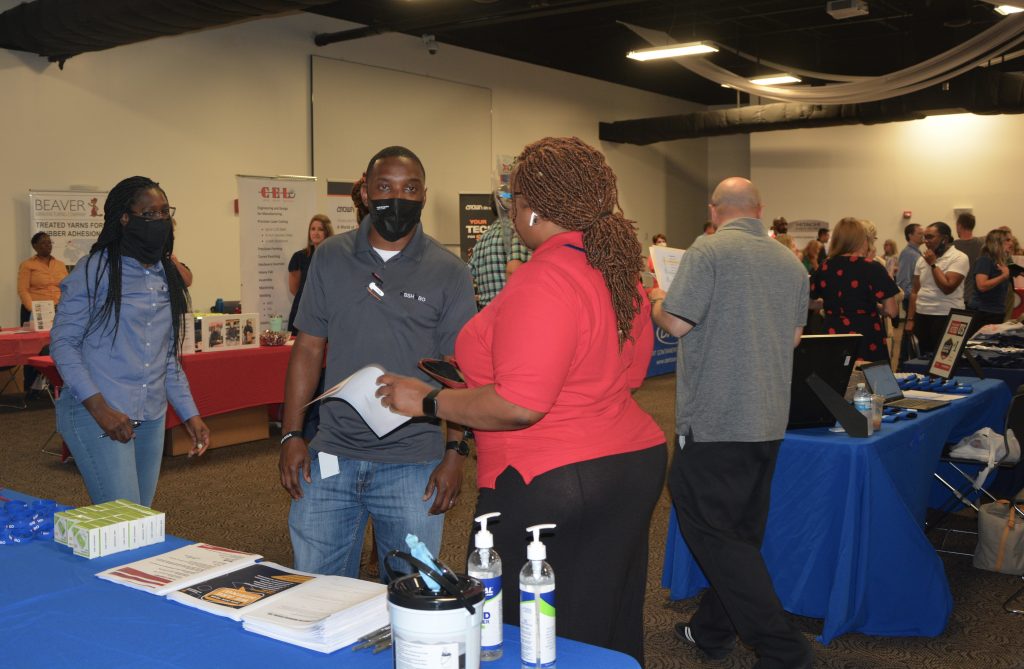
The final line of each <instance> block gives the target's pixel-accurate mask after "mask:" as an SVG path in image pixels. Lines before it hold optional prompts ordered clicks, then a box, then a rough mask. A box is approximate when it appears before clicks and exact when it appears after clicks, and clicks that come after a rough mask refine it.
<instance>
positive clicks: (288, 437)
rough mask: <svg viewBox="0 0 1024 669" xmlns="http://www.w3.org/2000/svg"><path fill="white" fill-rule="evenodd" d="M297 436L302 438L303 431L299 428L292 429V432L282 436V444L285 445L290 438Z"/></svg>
mask: <svg viewBox="0 0 1024 669" xmlns="http://www.w3.org/2000/svg"><path fill="white" fill-rule="evenodd" d="M295 438H299V439H301V438H302V432H301V431H299V430H292V431H291V432H286V433H285V434H284V436H282V437H281V445H282V446H284V442H286V441H288V440H289V439H295Z"/></svg>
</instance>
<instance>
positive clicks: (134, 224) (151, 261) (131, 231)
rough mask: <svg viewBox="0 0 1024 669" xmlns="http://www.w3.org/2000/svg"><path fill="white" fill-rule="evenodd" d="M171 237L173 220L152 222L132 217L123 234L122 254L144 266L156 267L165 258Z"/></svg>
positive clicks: (139, 217) (165, 219)
mask: <svg viewBox="0 0 1024 669" xmlns="http://www.w3.org/2000/svg"><path fill="white" fill-rule="evenodd" d="M170 237H171V219H169V218H164V219H160V220H158V221H151V220H149V219H148V218H143V217H141V216H132V217H131V218H129V219H128V225H126V226H124V230H122V232H121V253H123V254H124V255H126V256H128V257H129V258H135V259H136V260H138V261H139V262H140V263H142V264H144V265H155V264H156V263H158V262H160V259H161V258H163V256H164V249H165V248H166V247H167V240H168V239H170Z"/></svg>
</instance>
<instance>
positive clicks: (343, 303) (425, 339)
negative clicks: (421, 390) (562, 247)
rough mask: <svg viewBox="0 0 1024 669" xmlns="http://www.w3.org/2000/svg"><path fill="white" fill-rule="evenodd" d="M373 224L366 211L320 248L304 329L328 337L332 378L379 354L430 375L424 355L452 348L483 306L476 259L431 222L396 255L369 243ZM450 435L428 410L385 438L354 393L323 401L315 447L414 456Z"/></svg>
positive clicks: (425, 454) (359, 454) (398, 459)
mask: <svg viewBox="0 0 1024 669" xmlns="http://www.w3.org/2000/svg"><path fill="white" fill-rule="evenodd" d="M369 229H370V219H369V217H367V218H366V219H365V220H364V221H363V222H362V224H361V225H360V226H359V228H358V229H357V230H352V231H351V232H346V233H344V234H341V235H335V236H334V237H330V238H328V239H327V240H325V241H324V242H323V243H322V244H321V245H320V246H319V247H318V248H317V250H316V253H314V254H313V262H312V264H311V265H310V267H309V273H308V275H307V276H306V286H305V289H304V290H303V293H302V301H301V302H300V304H299V311H298V314H297V315H296V318H295V323H296V326H297V327H298V329H299V330H301V331H303V332H305V333H308V334H311V335H314V336H317V337H325V338H326V339H327V376H326V387H328V388H329V387H331V386H333V385H334V384H336V383H338V382H339V381H341V380H342V379H344V378H345V377H347V376H349V375H350V374H352V373H353V372H355V371H357V370H359V369H361V368H362V367H365V366H366V365H369V364H371V363H377V364H379V365H381V366H382V367H384V368H385V369H386V370H388V371H389V372H395V373H398V374H405V375H407V376H415V377H418V378H421V379H423V380H425V381H429V378H428V377H427V376H426V375H424V374H423V373H422V372H420V371H419V369H418V367H417V363H418V362H419V360H420V359H421V358H440V357H441V356H442V355H451V354H452V353H453V352H454V350H455V338H456V336H457V335H458V334H459V330H461V329H462V326H463V325H465V324H466V321H468V320H469V319H470V318H471V317H472V316H473V315H474V314H475V313H476V303H475V301H474V299H473V281H472V279H471V278H470V274H469V268H468V267H467V266H466V264H465V263H464V262H462V260H461V259H459V258H458V257H457V256H455V255H454V254H452V253H451V252H449V251H448V250H447V249H445V248H444V247H443V246H441V245H440V244H439V243H437V242H436V241H435V240H434V239H432V238H431V237H428V236H427V235H426V234H424V232H423V228H422V226H417V227H416V233H415V234H414V235H413V238H412V239H411V240H410V241H409V244H408V245H407V246H406V247H405V248H404V249H403V250H402V251H401V253H399V254H398V255H396V256H394V257H393V258H391V259H390V260H388V261H387V262H384V261H383V260H381V257H380V256H379V255H378V254H377V252H376V251H374V250H373V248H372V247H371V246H370V242H369V237H368V233H369ZM374 274H376V277H374ZM371 281H373V282H375V283H377V285H378V286H380V287H381V288H382V289H383V291H384V297H383V298H382V299H381V300H380V301H378V300H376V299H375V298H374V297H373V296H371V295H370V293H369V291H368V290H367V286H368V284H369V283H370V282H371ZM443 444H444V442H443V440H442V439H441V438H440V435H439V433H438V426H437V424H436V423H434V422H431V421H427V420H425V419H413V421H411V422H409V423H406V424H405V425H403V426H402V427H400V428H398V429H397V430H395V431H394V432H391V433H390V434H387V435H385V436H384V438H382V439H378V438H377V435H375V434H374V433H373V431H372V430H370V428H369V427H367V426H366V423H365V422H363V419H362V418H360V417H359V414H357V413H356V412H355V410H354V409H352V407H351V406H350V405H349V404H348V403H346V402H343V401H341V400H331V401H327V402H324V404H323V405H322V406H321V408H320V430H319V431H318V432H317V435H316V437H314V439H313V442H312V447H313V448H315V449H316V450H318V451H324V452H327V453H333V454H335V455H341V456H345V457H350V458H358V459H361V460H371V461H375V462H389V463H414V462H427V461H429V460H434V459H437V458H440V457H441V455H442V454H443V451H444V445H443Z"/></svg>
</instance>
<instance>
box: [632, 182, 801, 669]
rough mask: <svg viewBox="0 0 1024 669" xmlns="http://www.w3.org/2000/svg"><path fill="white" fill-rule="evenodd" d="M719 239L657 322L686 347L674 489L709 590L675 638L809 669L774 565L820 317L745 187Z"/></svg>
mask: <svg viewBox="0 0 1024 669" xmlns="http://www.w3.org/2000/svg"><path fill="white" fill-rule="evenodd" d="M710 209H711V220H712V222H713V223H714V224H715V227H716V228H717V232H716V233H715V234H714V236H711V237H704V238H701V239H698V240H697V241H696V242H695V243H694V244H693V246H691V247H690V250H689V251H687V252H686V254H685V255H684V256H683V258H682V261H681V262H680V263H679V270H678V272H677V274H676V276H675V278H674V279H673V281H672V285H671V287H670V288H669V292H668V294H667V295H666V294H665V292H664V291H662V290H656V291H652V293H651V302H652V305H653V314H654V319H655V321H656V322H657V324H658V325H659V326H661V328H662V329H664V330H666V331H668V332H670V333H671V334H673V335H675V336H677V337H680V340H679V359H678V362H677V369H676V431H677V435H678V440H679V448H680V450H679V451H678V452H676V454H675V457H673V459H672V466H671V470H670V472H669V476H668V484H669V491H670V492H671V493H672V502H673V504H674V506H675V509H676V515H677V517H678V519H679V528H680V530H681V531H682V533H683V537H684V538H685V539H686V543H687V545H688V546H689V547H690V551H691V552H692V553H693V556H694V558H695V559H696V560H697V562H698V563H699V564H700V566H701V569H703V571H704V574H705V576H707V579H708V582H709V583H710V586H711V587H710V589H709V590H708V591H707V592H706V593H705V594H704V596H703V597H702V598H701V601H700V606H699V608H698V609H697V613H696V614H694V616H693V618H692V619H691V620H690V622H689V623H679V624H678V625H676V634H677V635H678V636H679V637H680V638H681V639H682V640H684V641H686V642H688V643H690V644H693V645H695V646H697V647H698V648H700V649H701V650H702V651H704V653H705V654H707V655H708V656H709V657H711V658H716V659H717V658H723V657H725V656H726V655H728V654H729V652H731V650H732V649H733V647H734V646H735V643H736V636H737V635H738V636H739V638H740V639H742V640H743V642H744V643H746V644H748V645H750V646H752V647H753V648H754V650H755V652H756V653H757V654H758V656H759V660H758V663H757V667H758V668H759V669H803V668H805V667H811V666H813V661H814V654H813V652H812V651H811V648H810V644H808V642H807V640H806V639H805V638H804V637H803V635H802V634H801V633H800V632H799V631H798V630H796V628H794V627H793V626H792V625H791V624H790V623H789V621H788V619H787V618H786V616H785V613H784V612H783V609H782V605H781V603H780V602H779V599H778V597H777V596H776V594H775V589H774V588H773V586H772V581H771V577H770V576H769V574H768V571H767V569H766V568H765V565H764V561H763V560H762V558H761V542H762V540H763V538H764V528H765V524H766V521H767V518H768V504H769V496H770V491H771V481H772V474H773V472H774V469H775V460H776V457H777V455H778V450H779V444H780V443H781V441H782V437H783V434H784V433H785V431H786V421H787V419H788V415H789V384H790V378H791V375H792V367H793V348H794V347H795V346H796V345H797V344H798V343H799V342H800V334H801V332H802V331H803V326H804V324H805V322H806V319H807V295H808V288H809V286H808V281H807V272H806V270H804V268H803V266H802V265H801V264H800V261H798V260H797V259H796V257H795V256H794V255H793V254H792V253H790V252H789V249H787V248H785V247H783V246H782V245H781V244H779V243H778V242H776V241H774V240H773V239H772V238H771V237H769V236H768V232H767V230H766V229H765V226H764V224H763V223H762V222H761V220H760V218H761V197H760V195H759V193H758V191H757V189H756V188H755V187H754V185H753V184H752V183H750V182H749V181H747V180H746V179H741V178H739V177H732V178H729V179H726V180H725V181H723V182H722V183H721V184H719V185H718V187H717V188H716V189H715V192H714V194H713V195H712V197H711V205H710Z"/></svg>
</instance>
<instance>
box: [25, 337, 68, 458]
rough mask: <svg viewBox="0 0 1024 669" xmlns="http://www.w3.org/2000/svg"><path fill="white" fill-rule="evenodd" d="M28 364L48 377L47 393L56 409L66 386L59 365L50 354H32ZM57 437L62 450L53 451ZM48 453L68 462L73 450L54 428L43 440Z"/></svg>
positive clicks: (42, 449) (45, 450)
mask: <svg viewBox="0 0 1024 669" xmlns="http://www.w3.org/2000/svg"><path fill="white" fill-rule="evenodd" d="M28 364H30V365H32V366H33V367H35V368H36V369H37V370H39V374H40V375H41V376H44V377H45V378H46V381H47V384H46V395H47V396H48V397H49V398H50V402H51V403H52V404H53V408H54V410H56V409H57V398H58V397H60V391H61V388H63V387H64V379H62V378H61V376H60V372H58V371H57V365H56V364H55V363H54V362H53V358H51V357H50V356H48V355H38V356H32V357H31V358H29V359H28ZM54 439H57V440H59V441H60V447H61V448H60V451H59V452H58V451H51V450H49V448H50V443H51V442H52V441H53V440H54ZM40 451H42V452H43V453H46V454H47V455H56V456H58V457H60V461H61V462H67V461H68V460H69V459H71V452H70V451H68V448H67V446H66V445H64V441H63V440H62V439H60V433H58V432H57V430H56V428H54V430H53V432H51V433H50V436H49V437H47V438H46V441H44V442H43V447H42V448H41V449H40Z"/></svg>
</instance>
